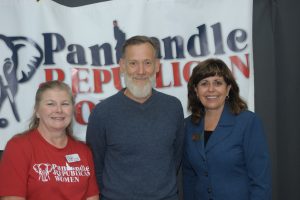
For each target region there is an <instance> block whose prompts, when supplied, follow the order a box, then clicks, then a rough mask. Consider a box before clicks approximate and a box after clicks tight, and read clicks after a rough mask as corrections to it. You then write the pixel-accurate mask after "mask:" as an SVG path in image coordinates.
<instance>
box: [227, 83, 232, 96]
mask: <svg viewBox="0 0 300 200" xmlns="http://www.w3.org/2000/svg"><path fill="white" fill-rule="evenodd" d="M230 89H231V85H228V86H227V96H228V95H229V92H230Z"/></svg>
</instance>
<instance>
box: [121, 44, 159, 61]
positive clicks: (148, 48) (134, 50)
mask: <svg viewBox="0 0 300 200" xmlns="http://www.w3.org/2000/svg"><path fill="white" fill-rule="evenodd" d="M154 57H155V50H154V47H153V46H152V45H151V44H150V43H142V44H134V45H129V46H127V47H126V51H125V59H137V60H140V59H152V58H154Z"/></svg>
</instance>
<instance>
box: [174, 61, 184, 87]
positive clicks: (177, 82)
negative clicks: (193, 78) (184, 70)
mask: <svg viewBox="0 0 300 200" xmlns="http://www.w3.org/2000/svg"><path fill="white" fill-rule="evenodd" d="M171 64H172V68H173V78H174V87H178V86H181V85H182V84H181V80H180V71H179V62H173V63H171Z"/></svg>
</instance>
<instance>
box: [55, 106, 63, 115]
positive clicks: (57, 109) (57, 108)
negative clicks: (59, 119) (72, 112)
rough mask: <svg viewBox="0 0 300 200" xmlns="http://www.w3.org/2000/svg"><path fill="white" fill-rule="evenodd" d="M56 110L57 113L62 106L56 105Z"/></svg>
mask: <svg viewBox="0 0 300 200" xmlns="http://www.w3.org/2000/svg"><path fill="white" fill-rule="evenodd" d="M56 112H58V113H60V112H62V107H61V105H57V106H56Z"/></svg>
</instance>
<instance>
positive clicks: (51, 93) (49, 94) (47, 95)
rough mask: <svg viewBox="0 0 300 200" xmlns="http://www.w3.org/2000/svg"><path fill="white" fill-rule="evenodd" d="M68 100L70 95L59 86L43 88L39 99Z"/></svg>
mask: <svg viewBox="0 0 300 200" xmlns="http://www.w3.org/2000/svg"><path fill="white" fill-rule="evenodd" d="M55 99H58V100H70V99H71V97H70V95H69V93H68V92H67V91H66V90H63V89H60V88H52V89H47V90H45V91H44V92H43V93H42V95H41V100H55Z"/></svg>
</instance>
